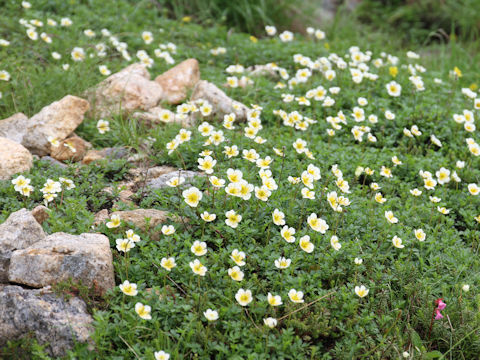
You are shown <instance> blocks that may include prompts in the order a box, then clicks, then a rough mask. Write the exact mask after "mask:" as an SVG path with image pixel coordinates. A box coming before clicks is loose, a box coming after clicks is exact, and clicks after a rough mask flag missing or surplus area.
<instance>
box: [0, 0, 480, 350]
mask: <svg viewBox="0 0 480 360" xmlns="http://www.w3.org/2000/svg"><path fill="white" fill-rule="evenodd" d="M0 6H1V12H0V119H3V118H7V117H9V116H11V115H12V114H14V113H16V112H23V113H25V114H27V115H28V116H32V115H34V114H35V113H37V112H38V111H40V109H41V108H42V107H44V106H46V105H48V104H50V103H52V102H53V101H55V100H58V99H60V98H62V97H63V96H65V95H67V94H73V95H77V96H79V97H82V94H83V92H84V91H85V90H86V89H88V88H91V87H92V86H94V85H95V84H98V83H99V82H100V81H102V80H104V79H105V78H106V77H108V76H109V75H111V74H114V73H116V72H118V71H119V70H121V69H123V68H125V67H126V66H128V65H130V64H133V63H142V64H143V65H144V66H145V67H146V69H147V70H148V72H149V73H150V74H152V76H156V75H158V74H161V73H163V72H165V71H166V70H168V69H170V68H171V67H173V66H174V65H176V64H178V63H180V62H181V61H183V60H185V59H188V58H195V59H197V60H198V62H199V64H200V70H201V77H202V79H205V80H208V81H210V82H212V83H214V84H216V85H217V86H218V87H220V88H221V89H223V90H224V91H225V93H226V94H227V95H228V96H230V97H231V98H232V99H234V100H235V101H236V102H238V103H236V102H235V103H234V105H233V106H234V107H235V106H240V105H239V104H240V103H242V104H245V105H246V106H247V107H248V112H247V115H246V121H244V122H242V121H239V119H237V118H236V116H235V114H234V113H231V114H226V115H225V116H222V117H218V118H215V119H213V121H207V119H209V116H210V115H211V114H212V113H213V111H214V107H215V104H212V103H210V102H208V101H207V100H204V99H197V100H188V99H187V100H185V101H184V102H182V103H181V104H179V105H169V104H167V103H165V104H163V103H162V104H161V106H162V108H163V110H162V113H161V115H160V119H161V123H160V124H157V125H156V126H154V127H148V126H145V124H142V123H140V122H138V121H136V120H135V119H133V118H131V117H130V116H128V115H127V116H122V115H114V116H111V117H108V118H99V117H92V116H87V117H86V118H85V120H84V121H83V122H82V124H81V125H80V126H79V127H78V128H77V130H76V134H77V135H79V136H80V137H82V138H84V139H86V140H87V141H89V142H90V143H91V144H92V145H93V147H94V148H97V149H101V148H106V147H120V146H123V147H127V148H128V149H131V150H132V152H135V153H137V154H144V158H145V160H144V162H145V163H146V164H148V166H149V167H153V166H158V165H169V166H172V167H174V168H176V169H178V176H176V177H173V178H171V179H170V180H169V181H168V183H167V186H166V187H164V188H161V189H156V190H151V189H149V188H148V187H146V186H145V185H143V186H139V187H138V188H137V190H136V192H135V194H133V196H132V197H131V201H129V202H122V201H119V190H118V189H117V185H118V184H119V183H120V182H121V181H123V180H125V179H126V178H127V177H128V174H129V171H130V170H131V169H132V168H134V167H135V166H137V165H138V163H137V164H136V163H134V162H133V161H130V160H128V159H127V158H120V159H116V160H99V161H95V162H92V163H90V164H88V165H85V164H82V163H81V162H72V161H67V165H68V166H66V167H56V166H53V165H51V163H49V162H48V161H46V160H45V159H41V158H36V159H34V165H33V167H32V169H31V170H30V171H27V172H22V173H20V174H16V175H15V176H14V177H12V179H10V180H5V181H0V223H1V222H3V221H4V220H5V219H6V218H7V217H8V216H9V215H10V214H11V213H12V212H14V211H17V210H20V209H22V208H27V209H29V210H31V209H33V208H34V207H35V206H37V205H40V204H44V205H45V206H47V207H48V208H49V214H50V216H49V218H48V219H47V220H46V221H45V222H44V223H43V225H42V226H43V228H44V230H45V232H46V233H48V234H50V233H54V232H66V233H71V234H81V233H85V232H99V233H102V234H105V235H106V236H107V237H108V238H109V240H110V247H111V250H112V253H113V261H114V270H115V282H116V286H115V288H114V289H111V290H110V291H109V292H108V293H107V294H106V295H105V296H103V297H99V296H98V295H96V294H94V293H92V292H91V291H89V289H83V290H82V291H80V290H79V291H78V292H77V293H82V294H83V295H82V298H84V299H85V300H86V302H87V305H88V308H89V312H90V313H91V314H92V316H93V319H94V322H93V326H94V332H93V333H92V335H91V339H92V341H91V343H87V344H84V343H78V344H75V346H74V348H73V349H72V350H71V351H70V352H69V353H68V355H67V356H66V358H69V359H239V360H240V359H401V358H403V359H477V358H478V354H480V312H479V310H480V293H479V292H478V289H479V287H480V257H479V250H480V137H479V135H478V128H477V126H479V125H478V121H479V118H480V94H479V91H478V85H477V83H478V81H480V80H479V78H478V76H479V74H480V72H479V64H480V62H479V61H478V60H479V56H478V52H476V53H472V52H471V49H472V48H471V47H469V46H464V45H463V44H461V43H458V42H456V41H453V40H452V41H451V42H450V43H448V44H443V45H440V44H434V45H432V46H431V47H427V48H425V47H421V46H420V45H421V44H420V45H414V44H411V43H410V45H409V47H408V48H406V47H405V45H404V44H402V45H403V46H401V44H400V42H399V41H397V40H396V39H395V37H394V36H393V35H392V34H383V33H381V32H375V31H370V30H368V31H367V30H365V29H364V28H363V27H362V25H360V24H353V23H352V22H350V21H349V20H348V19H342V18H337V19H335V21H334V23H333V24H332V25H329V26H328V28H327V27H326V28H322V29H320V28H319V27H318V26H316V25H315V26H313V27H308V28H306V31H305V34H300V33H298V32H294V31H289V30H285V29H283V28H282V26H281V25H278V24H277V25H276V24H273V23H272V24H267V26H266V27H265V29H264V30H263V31H262V33H260V34H256V35H255V36H253V35H251V34H247V33H243V32H240V31H237V30H233V29H228V28H227V27H226V26H225V25H221V24H215V23H214V24H212V25H211V26H202V25H199V24H195V23H194V22H193V21H192V19H191V18H190V17H185V14H183V13H182V16H181V17H180V18H179V19H171V18H167V17H166V16H165V15H166V14H167V11H166V10H165V9H163V8H162V6H158V2H154V1H126V0H118V1H114V0H104V1H98V0H88V1H79V0H69V1H60V0H38V1H30V2H27V1H14V0H7V1H3V2H2V1H0ZM170 11H171V9H170ZM193 15H194V14H192V16H193ZM188 117H191V118H193V119H195V122H194V123H193V125H192V126H182V125H181V124H180V123H178V122H176V121H173V120H174V119H186V118H188ZM49 141H50V143H51V145H52V146H57V145H58V144H57V142H58V139H55V138H51V139H49ZM65 146H66V147H68V146H72V145H65ZM70 150H71V151H73V152H74V150H75V149H74V148H73V150H72V148H70ZM187 170H191V171H196V172H198V175H197V176H195V177H192V178H188V177H186V176H184V173H185V171H187ZM107 187H110V188H111V189H113V190H112V191H105V188H107ZM135 208H142V209H158V210H164V211H167V212H168V213H169V215H170V217H169V219H168V220H167V221H166V222H165V223H163V224H161V225H157V226H152V227H151V226H147V227H144V228H141V227H136V226H132V224H130V223H127V222H125V221H124V220H123V219H121V218H120V217H118V216H117V215H115V211H113V215H111V216H109V218H108V219H107V220H105V221H103V222H101V223H100V224H95V214H96V213H98V212H99V211H101V210H102V209H109V210H112V209H115V210H131V209H135ZM72 286H73V285H72ZM68 289H70V286H66V284H59V285H57V291H58V293H59V294H68V293H70V292H71V291H70V290H68ZM79 289H82V288H79ZM90 290H91V289H90ZM43 347H44V345H41V344H38V343H37V342H36V341H35V340H33V338H31V337H26V338H25V339H24V340H20V341H16V342H10V343H9V344H7V345H6V346H4V348H3V349H0V357H2V358H3V357H5V358H11V359H15V358H24V359H30V358H38V359H47V358H49V357H48V355H47V354H46V353H45V352H44V349H43ZM25 349H27V350H25Z"/></svg>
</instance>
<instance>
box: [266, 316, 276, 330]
mask: <svg viewBox="0 0 480 360" xmlns="http://www.w3.org/2000/svg"><path fill="white" fill-rule="evenodd" d="M263 323H264V324H265V325H266V326H268V327H269V328H271V329H273V328H274V327H275V326H277V319H275V318H272V317H269V318H266V319H263Z"/></svg>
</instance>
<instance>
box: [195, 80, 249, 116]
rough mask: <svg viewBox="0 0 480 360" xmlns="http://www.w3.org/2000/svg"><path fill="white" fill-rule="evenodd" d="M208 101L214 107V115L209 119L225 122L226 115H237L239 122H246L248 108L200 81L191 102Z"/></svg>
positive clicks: (211, 85)
mask: <svg viewBox="0 0 480 360" xmlns="http://www.w3.org/2000/svg"><path fill="white" fill-rule="evenodd" d="M199 99H203V100H207V101H208V102H209V103H210V105H212V108H213V109H212V113H211V114H210V115H209V118H211V119H215V120H219V121H223V117H224V115H226V114H230V113H235V116H236V120H237V121H245V120H246V119H247V112H248V108H247V107H246V106H245V105H244V104H242V103H239V102H238V101H235V100H233V99H231V98H229V97H228V96H227V94H225V93H224V92H223V91H222V90H220V89H219V88H218V87H217V86H216V85H214V84H212V83H210V82H208V81H205V80H200V81H199V82H198V83H197V85H196V86H195V88H194V89H193V93H192V96H191V100H199Z"/></svg>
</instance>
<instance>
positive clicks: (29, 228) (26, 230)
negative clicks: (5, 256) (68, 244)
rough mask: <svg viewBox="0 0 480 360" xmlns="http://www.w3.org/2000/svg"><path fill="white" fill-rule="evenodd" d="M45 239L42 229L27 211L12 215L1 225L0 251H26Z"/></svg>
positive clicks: (23, 210) (19, 211)
mask: <svg viewBox="0 0 480 360" xmlns="http://www.w3.org/2000/svg"><path fill="white" fill-rule="evenodd" d="M45 238H46V235H45V233H44V231H43V229H42V227H41V226H40V224H39V223H38V222H37V220H36V219H35V218H34V217H33V215H32V213H31V212H30V211H28V210H27V209H21V210H18V211H15V212H14V213H11V214H10V216H9V217H8V218H7V220H5V222H4V223H3V224H0V251H12V250H17V249H25V248H27V247H29V246H30V245H33V244H35V243H36V242H39V241H43V240H45Z"/></svg>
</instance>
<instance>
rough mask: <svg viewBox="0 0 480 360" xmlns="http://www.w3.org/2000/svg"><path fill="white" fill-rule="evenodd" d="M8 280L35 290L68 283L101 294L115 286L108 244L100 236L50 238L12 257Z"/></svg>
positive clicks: (61, 235)
mask: <svg viewBox="0 0 480 360" xmlns="http://www.w3.org/2000/svg"><path fill="white" fill-rule="evenodd" d="M8 279H9V281H10V282H15V283H18V284H24V285H28V286H32V287H37V288H39V287H43V286H46V285H52V284H55V283H58V282H62V281H68V280H70V279H71V280H72V281H74V282H81V283H82V284H83V285H85V286H88V287H90V286H95V287H96V288H97V289H98V291H99V292H100V293H101V294H104V293H105V292H106V291H107V290H108V289H111V288H113V287H114V286H115V280H114V275H113V264H112V252H111V250H110V241H109V240H108V238H107V237H106V236H105V235H102V234H81V235H70V234H66V233H55V234H52V235H49V236H47V238H46V239H45V240H43V241H39V242H36V243H34V244H33V245H31V246H30V247H28V248H25V249H23V250H16V251H14V252H13V253H12V257H11V258H10V268H9V270H8Z"/></svg>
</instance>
